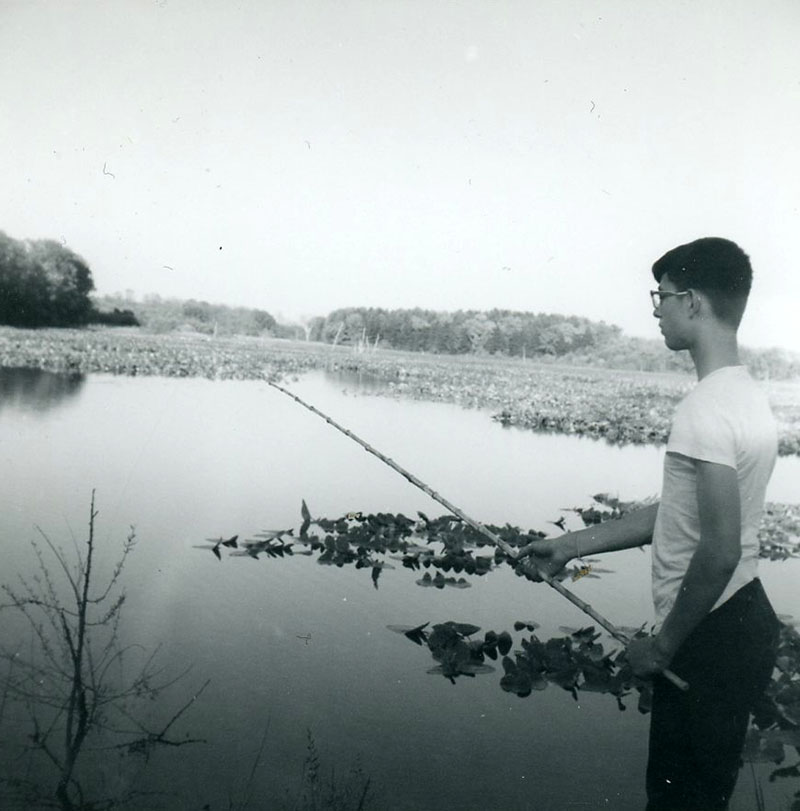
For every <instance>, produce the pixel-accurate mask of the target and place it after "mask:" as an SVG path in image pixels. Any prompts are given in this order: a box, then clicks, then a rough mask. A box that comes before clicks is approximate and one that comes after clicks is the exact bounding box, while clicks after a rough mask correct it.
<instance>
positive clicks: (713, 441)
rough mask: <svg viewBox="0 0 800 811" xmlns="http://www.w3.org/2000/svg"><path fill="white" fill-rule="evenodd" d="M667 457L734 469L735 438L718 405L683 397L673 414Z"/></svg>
mask: <svg viewBox="0 0 800 811" xmlns="http://www.w3.org/2000/svg"><path fill="white" fill-rule="evenodd" d="M667 453H680V454H682V455H683V456H688V457H690V458H692V459H699V460H701V461H703V462H713V463H715V464H718V465H727V466H728V467H732V468H733V469H734V470H735V469H736V435H735V431H734V430H733V426H732V425H731V423H730V421H729V420H728V419H727V416H726V414H725V411H724V409H723V408H721V407H720V405H719V403H718V402H714V400H713V399H712V398H709V397H692V396H691V395H690V396H689V397H687V398H686V399H685V400H684V401H683V402H682V403H681V404H680V405H679V406H678V408H677V410H676V411H675V418H674V420H673V422H672V430H671V431H670V434H669V439H668V440H667Z"/></svg>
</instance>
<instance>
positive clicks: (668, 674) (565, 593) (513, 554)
mask: <svg viewBox="0 0 800 811" xmlns="http://www.w3.org/2000/svg"><path fill="white" fill-rule="evenodd" d="M267 384H268V385H270V386H272V388H274V389H277V390H278V391H279V392H281V393H283V394H285V395H286V396H287V397H291V398H292V400H294V401H295V402H296V403H299V404H300V405H301V406H303V408H306V409H308V410H309V411H311V412H312V413H313V414H316V415H317V416H318V417H322V419H323V420H325V422H327V423H328V424H329V425H332V426H333V427H334V428H336V430H337V431H341V433H343V434H344V435H345V436H348V437H350V439H352V440H353V441H354V442H357V443H358V444H359V445H361V447H362V448H364V450H365V451H367V452H368V453H371V454H372V455H373V456H377V457H378V459H380V460H381V461H382V462H385V463H386V464H387V465H389V467H391V468H392V469H393V470H396V471H397V472H398V473H399V474H400V475H401V476H403V477H404V478H405V479H407V480H408V481H409V482H411V484H413V485H414V486H415V487H418V488H419V489H420V490H422V491H423V492H424V493H427V494H428V495H429V496H430V497H431V498H432V499H433V500H434V501H438V502H439V503H440V504H442V505H444V506H445V507H447V509H448V510H450V512H452V513H453V515H456V516H458V517H459V518H460V519H461V520H462V521H463V522H464V523H465V524H469V526H471V527H472V528H473V529H475V530H477V531H478V532H480V533H481V534H482V535H484V536H485V537H487V538H488V539H489V540H490V541H491V542H492V543H493V544H494V545H495V546H497V547H498V548H499V549H501V550H502V551H503V552H504V553H505V554H506V555H507V556H508V557H509V558H511V559H512V560H514V561H516V560H517V559H518V556H517V551H516V550H515V549H514V548H513V547H512V546H511V545H510V544H508V543H507V542H506V541H504V540H503V539H502V538H501V537H499V536H498V535H497V534H495V533H494V532H492V531H491V530H490V529H488V528H487V527H485V526H484V525H483V524H481V523H480V521H476V520H475V519H474V518H470V517H469V516H468V515H467V514H466V513H464V512H463V510H460V509H459V508H458V507H456V506H455V505H454V504H451V503H450V502H449V501H448V500H447V499H446V498H444V497H443V496H441V495H439V493H437V492H436V491H435V490H433V489H432V488H431V487H429V486H428V485H427V484H425V482H423V481H420V479H418V478H417V477H416V476H415V475H414V474H413V473H409V472H408V471H407V470H406V469H405V468H403V467H401V466H400V465H398V464H397V462H395V461H394V460H393V459H390V458H389V457H388V456H385V455H384V454H382V453H381V452H380V451H379V450H377V449H376V448H373V447H372V445H370V444H369V443H367V442H365V441H364V440H363V439H361V438H360V437H358V436H356V435H355V434H354V433H353V432H352V431H349V430H348V429H347V428H345V427H344V426H342V425H339V423H338V422H336V421H335V420H333V419H331V418H330V417H329V416H328V415H327V414H324V413H323V412H322V411H320V410H319V409H318V408H315V407H314V406H312V405H310V404H309V403H307V402H305V400H302V399H300V397H298V396H297V395H296V394H293V393H292V392H290V391H289V390H288V389H285V388H283V387H282V386H279V385H278V384H277V383H274V382H273V381H272V380H267ZM537 575H538V576H539V577H540V578H541V579H542V580H543V581H544V582H545V583H547V585H548V586H550V587H551V588H553V589H555V590H556V591H557V592H558V593H559V594H560V595H561V596H562V597H565V598H566V599H567V600H569V601H570V602H571V603H572V604H573V605H575V606H577V607H578V608H579V609H580V610H581V611H583V613H584V614H588V615H589V616H590V617H591V618H592V619H593V620H594V621H595V622H596V623H597V624H598V625H600V626H602V627H603V628H605V629H606V631H608V632H609V633H610V634H611V636H613V637H614V638H615V639H617V640H619V641H620V642H622V643H623V644H626V645H627V644H628V642H629V641H630V640H629V638H628V637H627V636H626V635H625V634H624V633H623V632H622V631H620V630H619V629H618V628H617V627H616V626H615V625H613V623H611V621H610V620H607V619H606V618H605V617H604V616H603V615H602V614H599V613H598V612H597V611H595V610H594V609H593V608H592V607H591V606H590V605H589V604H588V603H587V602H585V601H584V600H581V598H580V597H578V596H577V595H575V594H573V593H572V592H571V591H570V590H569V589H567V588H565V587H564V586H563V585H561V583H559V582H558V580H555V579H553V578H552V577H550V576H549V575H548V574H547V573H546V572H543V571H540V570H538V569H537ZM662 675H663V676H664V677H665V678H667V679H669V681H671V682H672V683H673V684H674V685H675V686H676V687H679V688H680V689H681V690H688V689H689V685H688V684H687V683H686V682H685V681H684V680H683V679H681V678H680V677H678V676H676V675H675V674H674V673H673V672H672V671H671V670H664V671H662Z"/></svg>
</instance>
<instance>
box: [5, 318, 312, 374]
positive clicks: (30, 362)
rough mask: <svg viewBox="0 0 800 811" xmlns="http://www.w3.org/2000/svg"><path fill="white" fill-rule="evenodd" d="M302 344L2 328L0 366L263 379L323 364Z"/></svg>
mask: <svg viewBox="0 0 800 811" xmlns="http://www.w3.org/2000/svg"><path fill="white" fill-rule="evenodd" d="M321 354H322V351H321V349H320V351H319V352H317V353H314V352H313V351H309V350H308V349H307V348H304V345H302V344H291V343H287V342H279V341H273V342H268V341H263V340H259V339H257V338H248V337H245V336H236V337H230V338H214V339H212V338H210V337H208V336H205V335H196V334H192V333H187V334H183V333H181V334H173V335H169V336H164V335H150V334H147V333H143V332H139V331H138V330H120V329H118V330H107V329H99V330H91V329H87V330H37V331H28V330H14V329H4V328H0V366H6V367H24V368H36V369H44V370H46V371H50V372H64V373H71V374H93V373H100V374H115V375H128V376H135V375H153V376H155V375H157V376H161V377H205V378H208V379H211V380H262V379H264V378H265V377H268V376H271V375H274V376H281V375H291V374H298V373H302V372H305V371H308V370H310V369H314V368H319V367H320V366H322V365H324V361H323V360H321V358H320V357H319V356H320V355H321Z"/></svg>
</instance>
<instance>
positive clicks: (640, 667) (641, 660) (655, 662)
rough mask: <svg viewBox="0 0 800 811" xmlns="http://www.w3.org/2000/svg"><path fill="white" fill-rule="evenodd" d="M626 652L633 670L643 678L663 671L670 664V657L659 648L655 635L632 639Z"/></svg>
mask: <svg viewBox="0 0 800 811" xmlns="http://www.w3.org/2000/svg"><path fill="white" fill-rule="evenodd" d="M625 654H626V656H627V657H628V664H629V665H630V666H631V670H633V672H634V674H635V675H636V676H639V677H640V678H643V679H644V678H647V677H648V676H653V675H655V674H656V673H661V671H662V670H665V669H666V668H667V666H668V665H669V658H668V657H667V656H665V655H664V654H663V653H662V652H661V651H660V650H659V648H658V645H657V643H656V638H655V637H654V636H642V637H638V638H637V639H633V640H631V642H630V644H629V645H628V647H627V650H626V651H625Z"/></svg>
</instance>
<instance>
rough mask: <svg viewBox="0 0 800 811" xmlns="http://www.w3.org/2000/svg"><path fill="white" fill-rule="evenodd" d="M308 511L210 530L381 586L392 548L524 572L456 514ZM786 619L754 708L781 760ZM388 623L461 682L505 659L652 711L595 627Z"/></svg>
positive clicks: (427, 578) (407, 556)
mask: <svg viewBox="0 0 800 811" xmlns="http://www.w3.org/2000/svg"><path fill="white" fill-rule="evenodd" d="M637 506H640V503H639V502H624V501H621V500H619V499H618V498H616V497H613V496H610V495H608V494H603V493H599V494H597V495H596V496H595V497H594V504H593V505H592V506H590V507H587V508H574V509H575V511H576V512H577V513H578V514H579V515H581V517H582V519H583V521H584V523H586V524H591V523H597V522H599V521H601V520H607V519H609V518H615V517H619V516H620V515H622V514H624V513H625V512H627V511H629V510H631V509H634V508H635V507H637ZM301 517H302V524H301V526H300V528H299V531H298V532H297V534H295V533H294V528H292V529H285V530H264V531H263V532H260V533H257V534H256V537H254V538H252V539H244V540H242V541H237V538H238V536H233V537H231V538H229V539H228V540H227V541H226V540H224V539H222V538H220V539H216V540H215V539H210V540H211V541H215V542H214V545H213V547H209V548H212V551H213V552H214V554H215V555H216V557H217V558H219V559H220V560H221V555H220V546H222V547H228V549H229V555H238V556H249V557H252V558H256V559H258V558H259V556H260V555H262V554H264V555H265V556H266V557H273V558H280V557H285V556H286V555H294V554H304V555H315V554H316V555H317V561H318V562H319V563H321V564H325V565H331V566H337V567H343V566H346V565H352V566H354V568H356V569H366V570H368V571H369V572H370V576H371V580H372V584H373V586H374V587H375V588H378V586H379V578H380V576H381V573H382V572H383V571H384V570H385V569H392V568H394V566H392V564H390V563H388V562H387V560H386V559H385V558H387V557H388V559H390V560H395V561H398V562H399V563H400V565H401V566H402V567H404V568H408V569H410V570H412V571H419V570H421V569H426V570H429V569H433V570H435V574H434V575H431V573H430V571H426V572H425V573H424V574H423V577H422V578H421V579H419V580H417V581H416V582H417V584H418V585H420V586H428V587H431V586H434V587H438V588H444V587H445V586H455V587H459V588H468V587H469V585H470V584H469V581H468V579H467V578H469V577H471V576H483V575H486V574H488V573H489V572H491V571H493V570H494V569H495V568H497V567H498V566H499V565H501V564H502V563H508V564H509V565H511V566H512V567H515V569H516V571H517V573H518V574H521V575H525V572H524V571H523V567H521V566H518V564H517V561H516V560H512V559H510V558H509V557H508V556H507V555H506V554H505V553H504V552H502V551H501V550H500V549H498V548H496V547H491V549H492V554H491V555H486V554H480V552H479V550H480V548H481V547H484V546H491V544H490V542H489V541H488V540H487V538H486V536H484V535H483V534H482V533H480V532H478V531H477V530H476V529H474V528H473V527H471V526H469V525H468V524H466V523H464V522H463V521H461V520H460V519H459V518H457V517H456V516H453V515H442V516H439V517H438V518H434V519H431V518H429V517H428V516H427V515H425V514H424V513H421V512H420V513H418V517H417V519H412V518H409V517H408V516H405V515H403V514H402V513H397V514H393V513H376V514H364V513H361V512H351V513H347V514H345V515H343V516H341V517H340V518H333V519H329V518H312V516H311V513H310V511H309V509H308V506H307V504H306V502H305V501H303V502H302V505H301ZM797 522H798V509H797V508H794V507H787V506H786V505H774V504H773V505H770V508H769V510H768V511H767V513H766V515H765V524H764V528H763V529H762V532H763V533H764V537H765V538H766V539H767V540H766V541H765V542H764V546H763V547H762V555H764V556H766V557H772V558H773V559H775V558H782V557H790V556H795V555H797V554H798V549H797V544H796V541H797V536H796V535H794V536H793V537H794V542H788V543H787V541H785V540H780V538H781V537H785V538H787V539H788V538H790V537H792V535H791V533H792V532H795V531H796V529H797ZM553 523H557V524H558V523H559V522H553ZM312 528H313V529H312ZM488 528H489V529H490V530H492V531H493V532H495V533H496V534H497V535H498V536H500V537H501V538H502V539H503V540H504V541H505V542H506V543H508V544H509V545H510V546H511V547H512V548H515V549H518V548H520V547H522V546H525V545H527V544H528V543H530V542H531V541H533V540H535V539H537V538H541V537H543V536H544V534H545V533H542V532H539V531H536V530H528V531H526V532H523V531H521V530H520V529H519V528H517V527H513V526H511V525H510V524H506V525H505V526H503V527H497V526H489V527H488ZM781 533H783V536H782V535H781ZM792 543H794V548H793V549H792V550H790V549H789V548H788V547H789V546H791V544H792ZM779 546H780V547H781V548H783V549H784V550H785V551H786V554H785V555H777V556H776V555H774V554H773V552H774V549H775V548H777V547H779ZM231 548H233V551H230V550H231ZM595 562H596V561H594V560H583V561H581V562H580V563H581V565H577V566H572V567H568V568H567V569H566V570H565V571H564V572H563V573H562V579H566V578H567V577H570V576H571V578H572V580H573V581H575V580H578V579H580V578H582V577H585V576H589V577H597V576H600V575H601V574H602V573H604V572H607V571H608V570H604V569H599V568H597V567H595V566H594V564H595ZM451 572H452V573H454V574H452V575H451V574H450V573H451ZM445 573H447V576H445ZM455 575H459V577H456V576H455ZM784 619H785V620H786V622H784V623H783V624H782V630H781V643H780V650H779V654H778V664H777V668H776V673H775V675H774V676H773V679H772V681H771V683H770V685H769V688H768V689H767V691H766V693H765V695H764V697H763V699H762V701H761V704H760V706H759V709H758V712H757V713H756V714H755V718H754V725H753V728H752V730H751V733H750V739H749V742H748V753H749V758H750V760H768V761H772V762H774V763H776V764H780V763H781V762H782V761H783V760H784V759H785V757H786V752H785V749H786V748H787V747H788V748H792V747H794V748H797V747H800V634H798V632H797V630H796V629H795V628H794V627H793V625H792V624H791V623H792V620H791V618H784ZM538 627H539V626H538V624H537V623H536V621H535V620H517V621H515V622H514V624H513V631H514V633H518V632H523V631H527V632H535V631H536V629H537V628H538ZM389 630H391V631H394V632H396V633H399V634H403V635H404V636H405V637H406V638H407V639H409V640H410V641H411V642H413V643H414V644H415V645H418V646H421V647H427V649H428V651H429V652H430V655H431V657H432V659H433V662H434V664H433V666H432V667H430V668H429V669H428V673H431V674H435V675H440V676H443V677H445V678H446V679H448V680H449V681H450V682H451V683H453V684H455V683H456V680H457V679H458V678H461V677H468V678H474V677H475V676H477V675H481V674H490V673H494V672H495V671H496V668H495V667H493V666H492V665H490V664H489V661H492V662H499V664H500V667H501V668H502V676H501V678H500V687H501V689H503V690H505V691H506V692H509V693H513V694H515V695H517V696H519V697H520V698H525V697H527V696H530V695H531V694H532V693H533V692H535V691H540V690H544V689H546V688H547V686H548V685H550V684H554V685H556V686H558V687H561V688H562V689H564V690H566V691H567V692H569V693H570V694H571V695H572V696H573V698H575V699H576V700H577V699H578V695H579V693H580V692H595V693H607V694H609V695H611V696H613V697H614V698H615V700H616V701H617V705H618V707H619V709H620V710H625V709H626V705H625V699H626V698H627V697H628V696H632V695H634V694H635V696H636V697H635V700H636V706H637V707H638V709H639V711H640V712H643V713H644V712H648V711H649V708H650V698H651V692H650V683H649V682H648V681H647V680H642V679H639V678H637V677H636V676H634V675H633V672H632V671H631V669H630V667H629V665H628V663H627V661H626V659H625V656H624V651H621V650H619V649H614V650H611V651H607V650H606V649H605V648H604V646H603V644H602V642H600V641H599V639H600V636H601V634H600V633H599V632H597V631H596V630H595V629H594V627H588V628H579V629H573V628H562V629H561V630H562V632H563V633H564V634H565V635H564V636H559V637H553V638H550V639H547V640H542V639H539V638H538V637H537V635H536V634H535V633H530V635H529V636H522V637H521V638H519V639H518V640H517V641H516V642H515V640H514V637H513V636H512V632H510V631H508V630H503V631H500V632H497V631H495V630H489V631H487V632H486V633H484V634H483V635H482V636H481V635H479V632H480V630H481V629H480V628H479V627H478V626H475V625H472V624H470V623H464V622H454V621H447V622H442V623H436V624H433V625H431V624H430V622H429V621H426V622H424V623H421V624H419V625H417V626H400V625H390V626H389ZM621 630H623V631H624V633H626V634H627V635H628V636H629V637H635V636H637V635H641V634H644V633H646V631H645V629H644V627H641V628H625V629H621ZM798 768H800V764H798V765H797V766H793V767H784V768H782V769H778V770H776V771H775V772H773V775H774V776H775V777H782V776H794V775H795V772H796V771H797V770H798ZM798 773H799V774H800V772H798Z"/></svg>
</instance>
